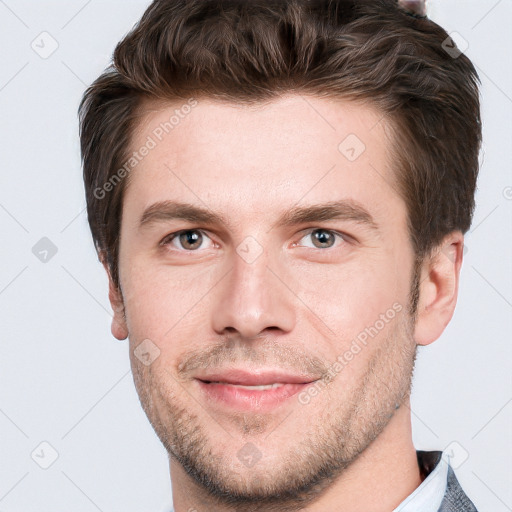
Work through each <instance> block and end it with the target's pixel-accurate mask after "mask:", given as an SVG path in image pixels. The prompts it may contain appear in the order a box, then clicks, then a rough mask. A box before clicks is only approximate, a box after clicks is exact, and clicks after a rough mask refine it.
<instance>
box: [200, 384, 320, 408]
mask: <svg viewBox="0 0 512 512" xmlns="http://www.w3.org/2000/svg"><path fill="white" fill-rule="evenodd" d="M197 382H199V387H200V388H201V390H202V391H203V392H204V393H205V395H206V396H207V397H208V398H210V399H213V400H215V401H217V402H221V403H224V404H225V405H227V406H231V407H234V408H236V409H242V410H246V411H250V410H258V411H267V410H270V409H273V408H275V407H277V406H279V405H281V404H283V403H284V402H286V401H287V400H288V399H289V398H291V397H292V396H294V395H296V394H297V393H300V392H301V391H303V390H304V389H305V388H306V387H307V386H309V385H310V384H313V382H308V383H305V384H284V385H283V386H278V387H276V388H270V389H251V388H244V387H239V386H235V385H232V384H223V383H213V382H204V381H202V380H198V381H197Z"/></svg>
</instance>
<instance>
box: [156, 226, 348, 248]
mask: <svg viewBox="0 0 512 512" xmlns="http://www.w3.org/2000/svg"><path fill="white" fill-rule="evenodd" d="M315 231H326V232H327V233H330V234H333V235H335V236H336V237H338V238H339V239H341V241H342V242H348V241H349V240H348V239H349V237H348V235H345V234H343V233H340V232H338V231H335V230H332V229H327V228H318V227H315V228H310V229H308V230H307V231H306V232H305V233H304V234H303V235H302V236H301V238H300V239H299V241H300V240H302V239H303V238H304V237H306V236H308V235H311V234H312V233H314V232H315ZM187 232H199V233H201V234H202V235H203V236H206V237H208V238H210V237H209V236H208V235H207V234H206V232H205V231H203V230H202V229H182V230H180V231H175V232H174V233H170V234H169V235H167V236H166V237H165V238H164V239H163V240H162V241H161V242H160V245H161V246H164V247H165V246H168V245H170V244H171V243H172V242H173V240H175V239H178V240H179V236H180V235H181V234H183V233H187ZM210 240H211V239H210ZM212 242H213V241H212ZM297 244H298V242H294V244H293V246H294V247H296V246H297ZM338 245H339V244H338ZM336 247H337V246H336V245H334V246H332V247H325V248H320V247H309V248H310V249H318V250H320V251H326V250H327V249H335V248H336ZM174 250H176V251H178V252H190V253H193V252H197V251H199V249H193V250H187V249H185V248H182V249H176V248H175V249H174Z"/></svg>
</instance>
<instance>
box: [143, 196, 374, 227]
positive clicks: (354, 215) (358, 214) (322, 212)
mask: <svg viewBox="0 0 512 512" xmlns="http://www.w3.org/2000/svg"><path fill="white" fill-rule="evenodd" d="M177 219H181V220H185V221H188V222H190V223H197V224H207V225H215V224H216V225H221V226H225V227H226V226H228V225H229V221H228V220H227V219H226V218H225V217H224V216H222V215H219V214H217V213H214V212H212V211H211V210H209V209H207V208H203V207H200V206H196V205H193V204H190V203H182V202H178V201H159V202H157V203H154V204H152V205H151V206H149V207H148V208H146V209H145V210H144V213H143V214H142V216H141V218H140V222H139V227H140V228H143V227H146V226H148V225H151V224H157V223H160V222H168V221H171V220H177ZM336 219H341V220H348V221H352V222H356V223H358V224H362V225H365V226H367V227H369V228H370V229H372V230H374V231H379V227H378V225H377V223H376V222H375V221H374V219H373V217H372V216H371V214H370V213H369V212H368V210H367V209H366V208H364V206H362V205H361V204H360V203H357V202H356V201H353V200H350V199H343V200H340V201H331V202H327V203H322V204H314V205H310V206H294V207H293V208H291V209H290V210H289V211H287V212H284V213H283V214H282V215H281V216H280V217H279V219H278V220H277V222H276V223H275V224H274V227H292V226H296V225H298V224H305V223H310V222H322V221H324V222H325V221H328V220H336Z"/></svg>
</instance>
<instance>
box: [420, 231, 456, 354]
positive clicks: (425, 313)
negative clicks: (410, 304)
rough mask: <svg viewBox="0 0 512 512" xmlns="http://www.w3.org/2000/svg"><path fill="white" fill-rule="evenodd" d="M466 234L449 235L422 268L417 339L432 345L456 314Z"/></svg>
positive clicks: (454, 233) (424, 343) (421, 342)
mask: <svg viewBox="0 0 512 512" xmlns="http://www.w3.org/2000/svg"><path fill="white" fill-rule="evenodd" d="M463 249H464V235H463V234H462V233H461V232H460V231H454V232H452V233H450V234H448V235H447V236H446V237H445V238H444V239H443V241H442V242H441V244H440V245H439V246H438V247H437V248H436V249H435V250H434V251H433V252H432V254H431V255H430V256H429V257H427V258H426V259H425V261H424V262H423V264H422V267H421V274H420V284H419V300H418V309H417V319H416V325H415V328H414V340H415V341H416V343H417V344H418V345H429V344H430V343H432V342H433V341H435V340H437V339H438V338H439V336H441V334H442V332H443V331H444V329H445V328H446V326H447V325H448V322H449V321H450V320H451V318H452V316H453V312H454V310H455V305H456V303H457V295H458V291H459V274H460V269H461V266H462V257H463Z"/></svg>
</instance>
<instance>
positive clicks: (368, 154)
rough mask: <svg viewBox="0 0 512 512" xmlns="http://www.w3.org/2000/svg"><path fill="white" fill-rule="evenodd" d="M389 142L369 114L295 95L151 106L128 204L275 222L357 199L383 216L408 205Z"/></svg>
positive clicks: (136, 143) (136, 145)
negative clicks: (297, 208)
mask: <svg viewBox="0 0 512 512" xmlns="http://www.w3.org/2000/svg"><path fill="white" fill-rule="evenodd" d="M390 133H391V131H390V126H389V125H388V124H387V121H386V120H385V119H384V117H383V115H382V114H381V113H380V112H379V111H377V110H376V109H375V108H372V107H371V106H369V105H365V104H361V103H354V102H350V101H347V100H339V99H336V100H334V99H326V98H319V97H315V96H306V95H298V94H289V95H287V96H283V97H281V98H279V99H275V100H272V101H269V102H266V103H261V104H257V105H253V106H247V105H240V104H235V103H227V102H220V101H215V100H212V99H197V100H193V99H191V100H188V101H187V100H184V101H183V102H175V103H173V104H166V105H162V104H151V103H149V104H147V106H146V109H145V115H144V116H143V118H142V119H141V122H140V123H139V125H138V127H137V129H136V131H135V133H134V136H133V139H132V147H131V150H132V151H133V152H136V153H139V155H138V157H137V158H138V162H137V165H136V166H134V168H133V170H132V171H131V173H130V183H129V186H128V188H127V190H126V193H125V205H126V203H127V202H130V205H131V208H132V209H133V208H135V209H137V210H139V211H140V210H143V209H144V208H146V207H147V206H148V205H149V204H151V203H152V202H157V201H165V200H168V199H179V200H182V201H187V202H190V203H195V204H199V203H204V204H206V205H207V206H208V207H211V208H213V209H221V210H222V209H224V210H225V209H226V208H230V209H231V212H233V211H237V212H240V213H241V214H242V213H244V212H246V213H247V214H253V213H254V212H266V213H267V214H270V212H275V213H276V214H277V213H278V212H279V213H281V212H282V210H283V208H286V206H287V205H288V206H292V205H294V204H296V203H297V202H299V201H300V202H301V203H303V204H307V203H315V202H318V201H336V200H339V199H343V198H349V199H350V198H356V199H358V200H361V201H362V202H366V203H369V204H370V205H371V207H372V208H373V209H375V210H376V214H377V216H378V213H379V212H378V210H379V208H385V207H386V204H387V205H388V206H389V202H390V201H391V202H393V201H394V202H396V203H397V205H398V206H400V204H399V203H401V202H402V201H401V198H400V197H399V194H398V191H397V186H396V184H395V179H394V174H393V172H392V162H391V161H390V157H389V149H390V144H391V142H390V140H391V137H390ZM145 147H146V148H149V149H146V150H144V148H145ZM141 153H144V156H141ZM401 206H402V207H403V204H402V205H401ZM250 216H251V218H252V219H254V216H253V215H250ZM247 220H250V219H249V218H248V219H247Z"/></svg>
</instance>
